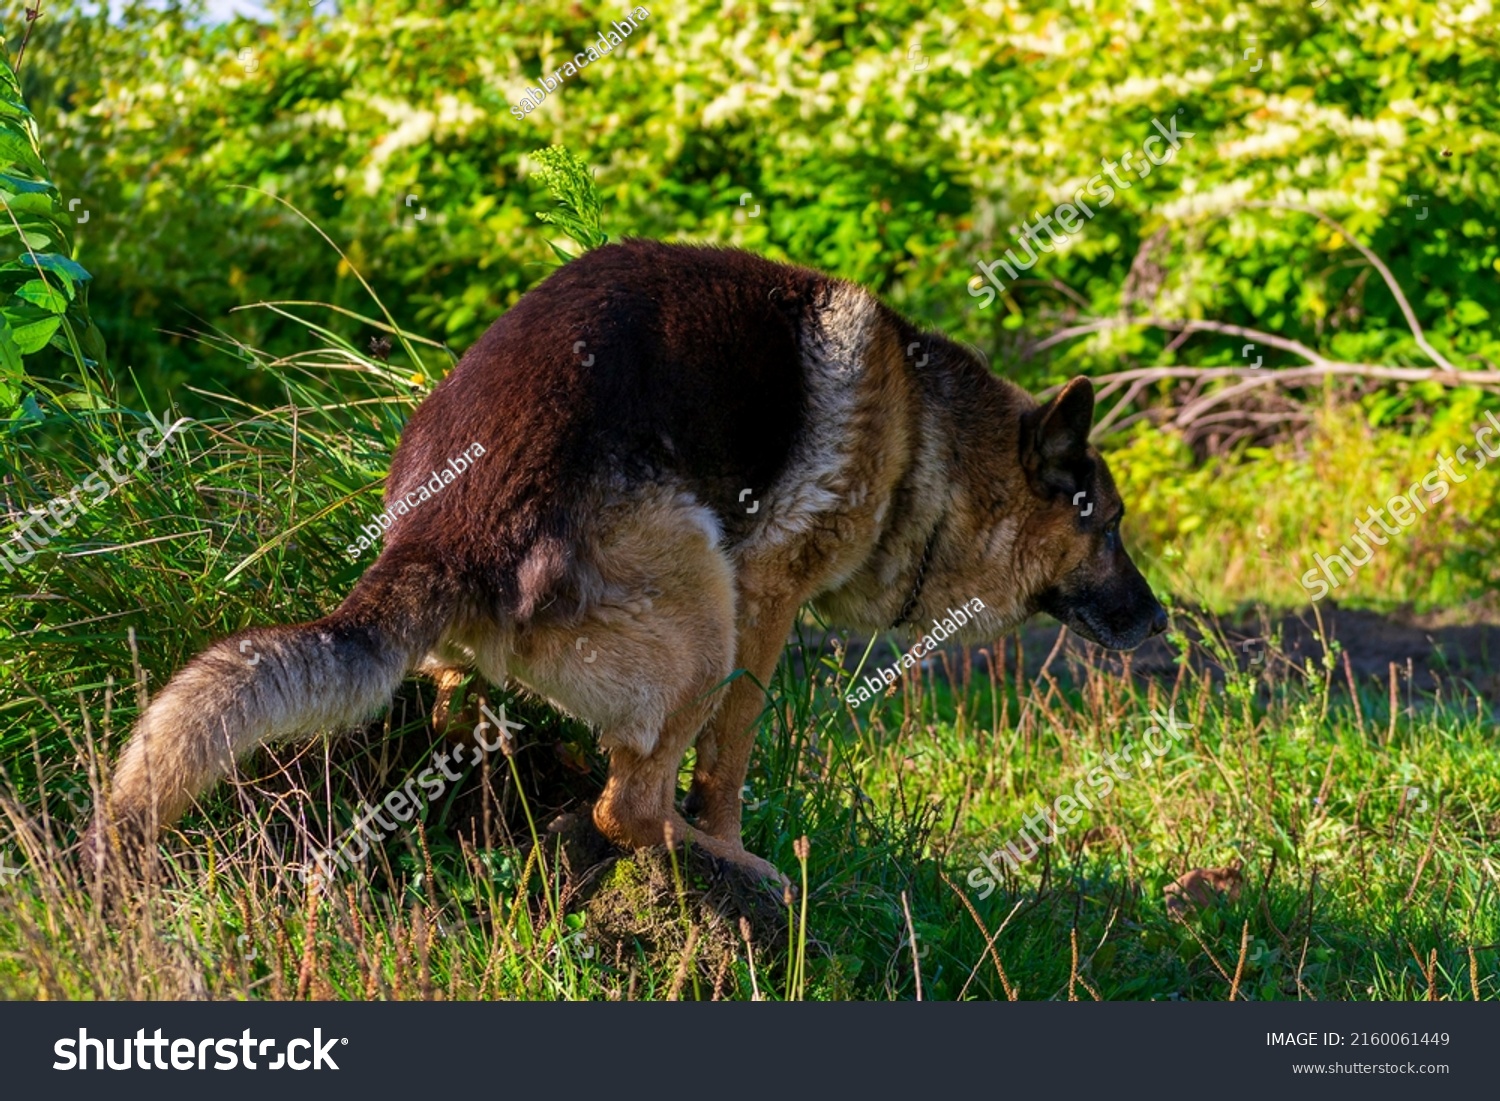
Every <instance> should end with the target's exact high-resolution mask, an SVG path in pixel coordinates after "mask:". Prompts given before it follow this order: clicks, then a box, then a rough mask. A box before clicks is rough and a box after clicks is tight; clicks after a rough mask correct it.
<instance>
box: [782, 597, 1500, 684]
mask: <svg viewBox="0 0 1500 1101" xmlns="http://www.w3.org/2000/svg"><path fill="white" fill-rule="evenodd" d="M1318 613H1319V614H1321V617H1322V625H1321V628H1320V626H1319V622H1318V616H1317V615H1315V614H1314V612H1313V610H1312V609H1311V608H1307V609H1303V610H1300V611H1297V612H1283V613H1272V614H1265V615H1259V616H1257V615H1241V616H1235V617H1211V616H1207V615H1203V617H1202V618H1203V619H1205V620H1206V621H1208V622H1209V623H1211V624H1215V625H1216V627H1217V629H1218V631H1219V632H1220V633H1221V634H1222V635H1223V637H1224V639H1225V640H1226V641H1227V642H1228V644H1229V648H1230V654H1231V656H1232V658H1233V659H1234V660H1235V661H1236V663H1237V664H1238V665H1239V667H1240V668H1242V669H1250V668H1254V667H1256V666H1262V665H1264V666H1266V667H1268V669H1270V670H1273V671H1274V670H1280V671H1282V672H1285V671H1287V670H1288V668H1289V667H1293V666H1294V667H1297V668H1301V667H1303V666H1304V665H1305V663H1306V662H1307V661H1308V660H1312V661H1313V662H1314V663H1319V664H1320V663H1321V662H1322V660H1323V654H1324V642H1323V641H1322V639H1323V638H1326V639H1327V640H1328V641H1329V642H1330V643H1331V642H1334V641H1337V642H1338V644H1339V645H1340V646H1341V647H1342V648H1343V652H1344V653H1345V654H1347V655H1348V659H1349V665H1350V669H1351V671H1352V672H1353V675H1354V676H1355V678H1356V679H1357V680H1358V681H1361V682H1364V681H1369V680H1377V681H1379V682H1380V684H1381V685H1382V686H1384V685H1386V684H1388V682H1389V678H1390V671H1391V667H1392V666H1395V667H1396V670H1397V675H1398V677H1399V679H1400V682H1401V686H1402V690H1403V691H1406V690H1407V688H1408V687H1411V688H1414V689H1416V690H1418V691H1434V690H1437V689H1440V688H1442V686H1443V685H1444V684H1445V683H1451V682H1452V681H1454V680H1457V681H1459V682H1460V683H1461V684H1463V685H1465V686H1467V687H1470V688H1472V689H1473V690H1474V691H1475V692H1477V693H1478V694H1479V695H1480V696H1481V697H1482V698H1484V699H1486V700H1487V701H1489V702H1490V703H1491V704H1492V705H1494V704H1496V703H1500V625H1496V624H1494V623H1490V622H1483V621H1481V622H1470V623H1454V622H1451V618H1452V617H1450V616H1418V615H1415V614H1412V613H1395V614H1387V615H1382V614H1380V613H1376V612H1368V611H1361V610H1358V609H1343V608H1337V607H1333V606H1326V607H1320V608H1319V609H1318ZM1187 618H1188V617H1181V618H1180V619H1179V620H1178V623H1179V624H1184V625H1186V623H1187ZM1174 625H1176V624H1174ZM1060 633H1062V628H1061V627H1060V626H1059V625H1058V624H1056V623H1052V622H1042V621H1040V620H1037V621H1032V622H1031V623H1029V624H1028V625H1027V626H1025V627H1024V628H1022V629H1021V630H1020V631H1018V632H1016V633H1015V634H1014V635H1012V636H1010V637H1008V638H1007V639H1005V640H1004V646H1003V655H1004V666H1005V670H1006V672H1007V674H1008V675H1010V676H1014V675H1015V674H1016V673H1017V672H1018V671H1020V672H1021V675H1022V676H1024V677H1026V678H1028V679H1034V678H1035V677H1037V676H1039V675H1040V674H1041V672H1042V670H1043V668H1044V667H1045V668H1046V669H1047V670H1048V672H1049V673H1050V674H1051V675H1053V676H1056V677H1058V678H1059V679H1062V680H1065V679H1067V678H1068V674H1069V672H1070V670H1071V671H1073V672H1075V673H1076V672H1080V671H1081V669H1082V667H1085V666H1092V667H1094V668H1103V669H1108V670H1111V671H1113V672H1117V673H1122V674H1123V673H1129V674H1133V675H1135V676H1138V677H1147V678H1154V679H1170V678H1175V677H1176V676H1177V675H1178V671H1179V667H1178V665H1177V660H1176V650H1175V649H1174V648H1173V647H1172V645H1171V644H1170V643H1169V642H1168V641H1167V640H1166V639H1165V638H1154V639H1150V640H1148V641H1147V642H1146V643H1144V644H1143V645H1142V646H1141V647H1140V648H1139V649H1137V650H1135V651H1133V652H1131V653H1129V654H1121V653H1118V652H1115V651H1111V650H1105V649H1104V648H1103V647H1101V646H1097V645H1095V644H1093V643H1090V642H1087V641H1085V640H1084V639H1082V638H1080V637H1079V636H1078V635H1076V634H1073V633H1071V632H1069V633H1068V635H1067V636H1066V638H1064V640H1063V645H1062V646H1061V648H1057V640H1058V636H1059V634H1060ZM1185 634H1186V635H1187V637H1188V638H1189V640H1190V641H1191V642H1192V643H1193V647H1192V653H1191V655H1190V659H1189V660H1190V661H1191V662H1192V665H1193V668H1194V669H1195V670H1197V671H1208V672H1209V673H1210V674H1215V675H1221V674H1222V672H1223V668H1224V667H1223V663H1222V662H1221V661H1220V659H1219V658H1218V657H1217V656H1215V655H1214V653H1213V652H1212V650H1211V649H1210V648H1209V647H1207V646H1205V645H1204V643H1205V637H1204V632H1203V631H1202V630H1201V629H1200V628H1198V627H1196V626H1186V627H1185ZM1320 636H1321V637H1320ZM804 638H805V640H806V642H807V644H808V647H809V648H808V649H807V650H806V651H805V653H806V655H807V656H806V657H805V658H804V657H803V656H802V653H799V652H798V649H797V648H796V647H794V648H793V649H792V651H790V652H789V655H788V660H790V661H793V662H796V663H797V665H795V666H794V668H802V667H804V665H803V663H804V662H805V664H806V666H807V667H811V666H812V665H813V664H814V662H815V661H816V660H817V658H818V657H821V656H822V654H824V653H832V652H833V646H834V644H835V643H836V641H837V640H839V639H841V638H842V639H844V640H845V641H844V646H845V650H844V666H845V668H846V669H850V670H852V669H853V667H854V665H855V664H856V663H857V661H858V659H859V655H860V654H862V653H863V652H864V648H865V646H866V645H867V644H868V642H869V638H868V636H865V637H863V638H861V637H859V636H852V637H851V636H848V635H839V634H835V633H828V634H826V635H819V634H817V633H813V632H809V633H807V634H806V635H805V636H804ZM1274 639H1279V640H1280V642H1279V645H1278V644H1273V642H1272V640H1274ZM898 644H906V645H909V643H907V642H906V640H905V639H904V638H903V639H902V640H900V641H899V642H898ZM1054 650H1055V652H1054ZM895 653H896V651H895V650H894V649H893V647H892V646H891V645H890V644H889V643H887V642H884V641H880V642H877V643H876V645H875V649H874V650H873V651H871V654H870V659H869V662H868V663H867V666H866V669H865V671H866V672H867V673H868V672H870V671H871V670H872V669H875V668H879V667H881V666H884V665H887V664H889V663H890V662H891V660H892V659H893V657H894V656H895ZM1001 653H1002V648H1001V647H1000V646H998V645H995V644H991V645H982V646H970V647H967V648H965V647H963V646H956V645H955V646H946V647H942V648H940V649H939V650H938V651H936V652H935V653H933V654H932V655H930V656H929V657H927V658H926V659H925V660H924V661H923V668H924V670H931V671H934V672H935V673H936V674H937V675H939V676H952V675H954V674H956V672H957V671H958V670H960V669H964V668H966V667H967V668H972V669H973V670H974V671H975V672H978V673H981V674H983V675H988V670H989V662H990V661H991V660H992V659H993V660H995V661H996V662H997V664H998V661H999V657H998V655H1000V654H1001ZM1049 658H1050V664H1049V663H1048V662H1049ZM1339 663H1340V666H1342V663H1343V659H1342V658H1340V659H1339ZM1074 679H1077V678H1076V677H1075V678H1074ZM1343 679H1344V678H1343V675H1342V673H1341V674H1340V676H1339V677H1338V680H1339V681H1340V682H1342V681H1343Z"/></svg>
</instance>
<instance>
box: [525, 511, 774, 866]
mask: <svg viewBox="0 0 1500 1101" xmlns="http://www.w3.org/2000/svg"><path fill="white" fill-rule="evenodd" d="M715 527H716V525H714V524H713V522H712V520H711V519H707V520H705V519H704V516H703V513H702V512H701V510H698V509H696V508H693V507H684V506H683V505H682V504H681V502H680V501H677V502H661V501H655V502H652V501H645V502H642V503H640V504H639V505H638V506H636V507H634V508H632V510H631V511H630V513H629V515H628V516H627V517H626V518H625V519H623V520H622V521H620V522H618V523H615V524H614V525H612V526H611V527H610V528H609V529H608V530H607V531H606V532H605V533H604V534H603V535H602V536H600V537H599V538H598V539H597V541H596V542H595V545H594V546H593V547H592V548H591V552H590V555H589V557H590V560H591V562H592V563H593V566H594V568H596V569H597V570H598V573H599V576H600V579H601V583H602V584H601V588H600V596H599V598H598V599H596V600H594V601H592V602H591V603H590V605H589V607H588V609H587V611H586V613H585V616H584V618H583V619H582V620H581V621H572V622H569V623H566V624H559V623H552V624H547V625H546V626H535V627H532V628H530V629H528V630H527V631H526V632H524V633H523V634H522V635H519V636H518V637H517V642H516V647H517V649H516V656H515V664H514V667H513V669H512V672H513V674H514V676H515V679H516V680H518V681H519V682H520V683H522V684H524V685H526V686H527V687H528V688H531V689H532V690H534V691H536V692H538V693H540V694H542V695H544V696H547V697H548V698H550V699H551V700H552V701H553V702H554V703H556V704H558V705H559V706H560V707H562V708H563V709H564V710H566V711H568V712H570V713H572V714H573V715H576V716H577V717H579V718H581V719H583V720H584V721H586V722H589V723H591V724H593V725H595V726H596V727H597V728H598V729H599V731H600V736H599V741H600V744H601V745H602V746H604V747H605V748H606V749H608V750H609V754H610V767H609V779H608V781H607V782H606V784H605V787H604V792H603V794H602V795H601V796H600V798H599V801H598V802H597V803H596V804H595V806H594V824H595V826H597V827H598V829H599V831H600V832H601V833H603V834H604V835H605V836H606V837H608V838H609V839H610V840H611V841H613V842H615V843H616V844H617V845H620V846H622V847H626V848H646V847H650V846H655V845H661V844H664V843H670V844H682V843H684V842H687V843H689V844H692V845H695V846H697V847H699V848H701V849H704V850H706V851H707V852H709V853H710V854H712V855H714V856H716V857H718V858H720V859H723V860H726V861H729V862H732V863H734V864H736V865H738V866H739V867H740V868H741V869H743V870H745V871H747V872H749V873H751V874H753V875H758V876H764V877H768V878H774V879H777V880H780V879H781V875H780V873H779V872H777V870H776V869H775V867H774V866H773V865H771V864H770V863H768V862H767V861H765V860H762V859H760V858H759V857H756V856H752V855H750V854H749V853H746V852H745V851H744V849H742V848H741V847H740V846H739V845H738V844H737V843H736V844H732V845H731V844H726V843H725V842H723V841H721V840H719V839H718V838H716V837H713V836H711V835H709V834H706V833H703V832H702V831H700V830H697V829H694V828H693V827H691V826H689V825H688V823H687V821H686V820H685V819H684V818H683V817H682V816H681V815H680V814H678V813H677V810H676V806H675V804H676V794H677V779H678V774H679V771H680V770H681V767H682V760H683V757H684V756H685V755H686V753H687V749H688V747H689V746H690V745H692V743H693V740H694V738H696V737H697V735H698V732H699V731H700V730H701V729H702V728H703V726H704V724H705V723H706V722H708V720H709V719H710V718H711V717H712V716H713V714H714V712H715V711H716V710H717V709H718V707H719V706H720V704H721V702H722V700H723V698H724V695H725V682H726V681H727V680H728V678H729V677H730V674H731V673H732V672H733V670H734V661H735V659H734V644H735V632H734V624H735V590H734V579H733V574H732V570H731V567H730V564H729V562H728V560H727V559H726V558H725V556H724V555H723V553H722V552H721V551H720V550H719V549H718V548H717V545H716V543H717V538H716V537H717V532H716V530H715Z"/></svg>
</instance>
